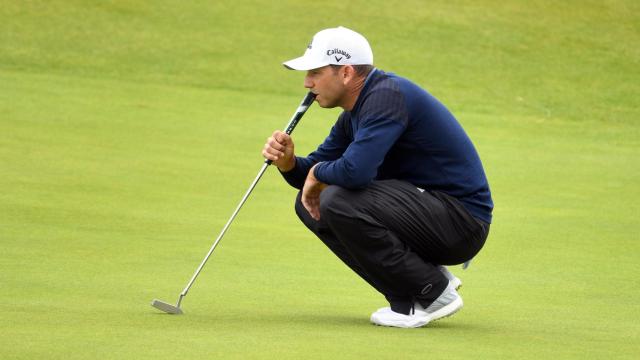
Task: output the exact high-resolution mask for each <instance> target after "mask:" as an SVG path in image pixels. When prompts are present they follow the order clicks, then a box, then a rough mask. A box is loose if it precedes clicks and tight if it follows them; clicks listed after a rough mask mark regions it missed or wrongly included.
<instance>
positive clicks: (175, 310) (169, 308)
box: [151, 299, 182, 315]
mask: <svg viewBox="0 0 640 360" xmlns="http://www.w3.org/2000/svg"><path fill="white" fill-rule="evenodd" d="M151 306H153V307H154V308H156V309H158V310H161V311H164V312H166V313H167V314H174V315H180V314H182V309H180V308H179V307H177V306H173V305H171V304H167V303H166V302H164V301H160V300H158V299H154V300H153V301H152V302H151Z"/></svg>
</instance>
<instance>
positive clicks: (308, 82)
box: [304, 76, 313, 89]
mask: <svg viewBox="0 0 640 360" xmlns="http://www.w3.org/2000/svg"><path fill="white" fill-rule="evenodd" d="M304 87H306V88H307V89H311V88H313V81H311V79H310V78H309V76H305V77H304Z"/></svg>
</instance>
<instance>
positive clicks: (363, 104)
mask: <svg viewBox="0 0 640 360" xmlns="http://www.w3.org/2000/svg"><path fill="white" fill-rule="evenodd" d="M316 163H320V164H318V166H317V167H316V168H315V172H314V175H315V176H316V178H317V179H318V180H319V181H321V182H323V183H326V184H330V185H338V186H341V187H344V188H348V189H356V188H362V187H366V186H367V185H368V184H370V183H371V182H372V181H374V180H385V179H398V180H404V181H407V182H409V183H411V184H413V185H415V186H416V187H420V188H422V189H426V190H435V191H441V192H443V193H445V194H448V195H450V196H453V197H455V198H457V199H458V200H459V201H460V202H461V203H462V204H463V206H464V207H465V208H466V209H467V210H468V211H469V212H470V213H471V214H472V215H473V216H474V217H476V218H478V219H480V220H482V221H484V222H487V223H491V212H492V210H493V201H492V199H491V192H490V190H489V184H488V182H487V178H486V176H485V173H484V169H483V167H482V163H481V161H480V158H479V156H478V153H477V152H476V150H475V148H474V146H473V144H472V143H471V140H470V139H469V137H468V136H467V134H466V133H465V131H464V130H463V129H462V126H461V125H460V124H459V123H458V121H457V120H456V119H455V118H454V116H453V115H452V114H451V113H450V112H449V111H448V110H447V108H445V107H444V105H442V104H441V103H440V102H439V101H438V100H437V99H436V98H434V97H433V96H431V95H430V94H429V93H428V92H426V91H425V90H424V89H422V88H420V87H419V86H417V85H415V84H413V83H412V82H410V81H409V80H407V79H404V78H402V77H399V76H396V75H394V74H392V73H385V72H384V71H382V70H379V69H376V70H374V71H373V73H371V74H370V75H369V77H368V78H367V81H366V83H365V85H364V88H363V89H362V91H361V92H360V95H359V96H358V99H357V101H356V103H355V105H354V107H353V109H352V110H351V111H343V112H342V113H341V114H340V116H339V117H338V120H337V122H336V123H335V125H334V126H333V128H332V129H331V132H330V133H329V136H328V137H327V138H326V139H325V140H324V142H323V143H322V144H321V145H320V146H319V147H318V148H317V149H316V150H315V151H314V152H312V153H311V154H309V156H307V157H296V164H295V167H294V168H293V169H292V170H291V171H288V172H286V173H282V175H283V176H284V178H285V180H286V181H287V182H288V183H289V184H290V185H292V186H293V187H296V188H298V189H301V188H302V186H303V185H304V180H305V178H306V176H307V173H308V172H309V169H310V168H311V167H312V166H313V165H314V164H316Z"/></svg>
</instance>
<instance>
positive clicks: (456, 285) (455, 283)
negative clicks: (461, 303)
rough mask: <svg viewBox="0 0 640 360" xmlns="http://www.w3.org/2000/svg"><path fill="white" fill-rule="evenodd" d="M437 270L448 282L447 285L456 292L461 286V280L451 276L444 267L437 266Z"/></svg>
mask: <svg viewBox="0 0 640 360" xmlns="http://www.w3.org/2000/svg"><path fill="white" fill-rule="evenodd" d="M438 270H440V272H441V273H442V274H443V275H444V276H445V277H446V278H447V280H449V283H450V284H452V285H453V288H454V289H456V290H458V289H460V287H461V286H462V280H460V278H458V277H457V276H455V275H453V274H452V273H451V272H450V271H449V269H447V267H446V266H444V265H438Z"/></svg>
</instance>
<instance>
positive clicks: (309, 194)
mask: <svg viewBox="0 0 640 360" xmlns="http://www.w3.org/2000/svg"><path fill="white" fill-rule="evenodd" d="M316 166H318V164H315V165H313V167H311V170H309V174H307V179H306V180H305V182H304V187H303V188H302V205H304V208H305V209H307V211H308V212H309V215H311V217H312V218H314V219H315V220H316V221H319V220H320V193H321V192H322V190H324V189H325V188H326V187H327V184H325V183H321V182H320V181H319V180H318V179H316V177H315V175H313V171H314V170H315V169H316Z"/></svg>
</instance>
